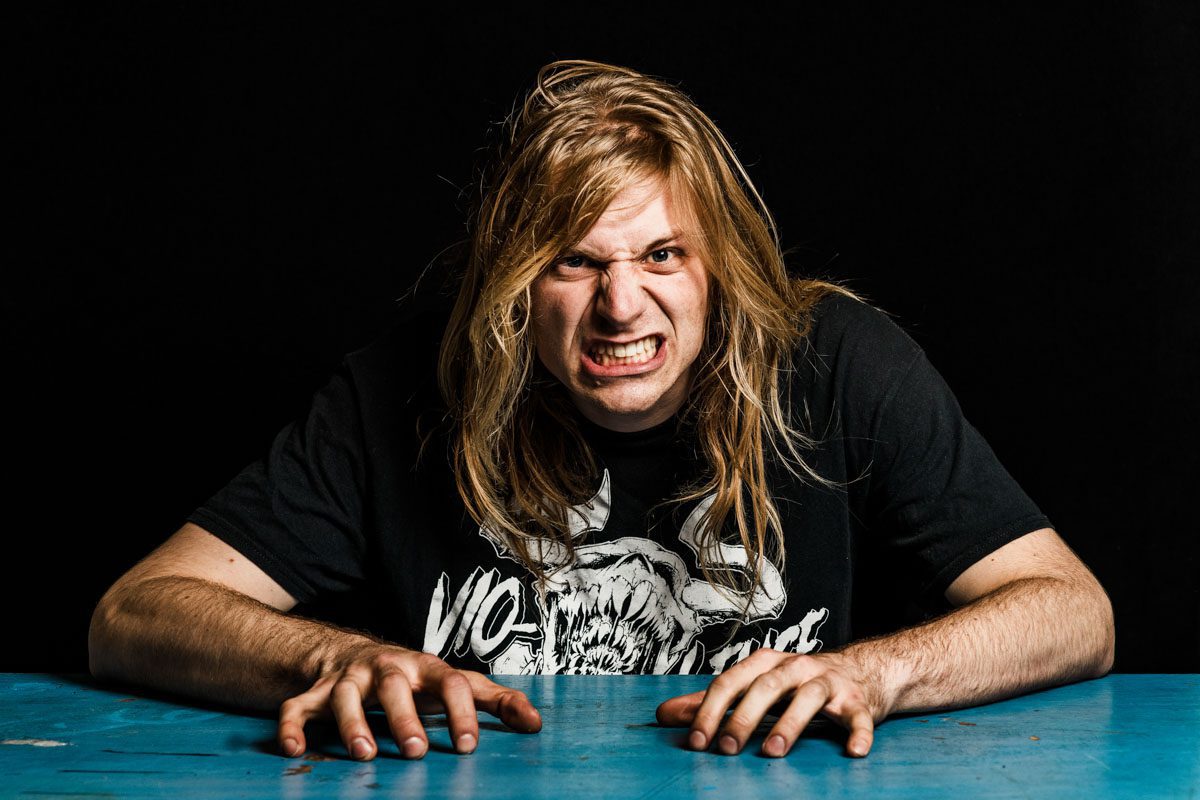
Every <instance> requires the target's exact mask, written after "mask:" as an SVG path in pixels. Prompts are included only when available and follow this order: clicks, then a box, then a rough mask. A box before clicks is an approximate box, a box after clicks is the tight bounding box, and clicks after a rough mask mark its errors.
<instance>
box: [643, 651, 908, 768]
mask: <svg viewBox="0 0 1200 800" xmlns="http://www.w3.org/2000/svg"><path fill="white" fill-rule="evenodd" d="M862 673H863V670H861V669H860V668H859V667H858V665H857V664H856V663H855V662H854V661H853V660H852V659H850V658H849V657H847V656H844V655H842V654H840V653H827V654H826V653H822V654H818V655H815V656H808V655H796V654H794V653H781V652H779V651H778V650H771V649H769V648H760V649H758V650H755V651H754V652H753V653H752V654H750V656H749V657H748V658H746V659H745V660H743V661H741V662H739V663H737V664H735V665H734V666H732V667H730V668H729V669H727V670H725V671H724V672H722V673H721V674H720V675H718V676H717V677H716V678H715V679H714V680H713V682H712V683H711V684H709V687H708V689H707V691H703V692H693V693H692V694H685V695H680V696H678V697H672V698H671V699H670V700H667V701H665V702H664V703H662V705H660V706H659V707H658V711H657V714H656V716H657V717H658V722H659V724H660V725H670V726H680V727H682V726H684V725H690V726H691V728H692V731H691V733H690V734H689V735H688V745H689V746H690V747H691V748H692V749H693V750H704V749H705V748H707V747H708V745H709V743H710V742H712V741H714V740H716V739H717V738H718V737H717V726H718V725H720V723H721V721H722V720H723V719H724V718H725V712H726V710H728V709H729V707H730V706H731V705H732V704H733V703H734V702H736V701H738V700H739V699H740V702H738V703H737V707H736V708H735V709H734V711H733V714H732V715H730V717H729V719H728V721H726V722H725V725H724V726H723V727H722V729H721V734H720V737H719V741H718V748H719V749H720V751H721V752H723V753H725V754H726V755H733V754H735V753H738V752H740V751H741V749H742V747H743V746H745V744H746V741H747V740H748V739H749V738H750V734H751V733H753V732H754V729H755V728H757V727H758V723H759V722H760V721H761V720H762V718H763V716H764V715H765V714H766V713H767V712H768V711H771V710H772V707H776V709H777V710H776V711H775V712H774V713H779V715H780V716H779V721H778V722H776V723H775V725H774V727H772V728H771V731H770V733H769V734H768V735H767V738H766V741H765V742H764V743H763V749H762V752H763V754H764V755H768V756H783V755H786V754H787V752H788V750H790V749H791V747H792V745H793V744H794V743H795V741H796V739H797V738H798V737H799V736H800V733H801V732H802V731H803V730H804V728H805V726H807V725H808V723H809V720H811V719H812V718H813V716H814V715H816V713H817V712H818V711H820V712H822V713H823V714H825V716H827V717H829V718H830V719H832V720H834V721H835V722H837V723H838V724H840V725H841V726H842V727H844V728H847V729H849V731H850V736H849V738H848V740H847V742H846V752H847V753H848V754H850V755H852V756H859V757H862V756H865V755H866V754H867V753H868V752H869V751H870V750H871V743H872V741H873V740H874V737H875V734H874V731H875V723H877V722H881V721H882V720H883V719H884V718H886V717H887V715H888V713H889V711H890V703H889V702H888V701H886V700H884V699H883V698H884V695H885V692H884V691H883V688H882V687H881V686H878V685H875V684H877V683H879V682H880V681H878V680H877V679H873V678H867V677H865V676H864V675H863V674H862ZM789 698H790V700H791V702H790V703H787V702H785V701H786V700H788V699H789Z"/></svg>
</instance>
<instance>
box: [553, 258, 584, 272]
mask: <svg viewBox="0 0 1200 800" xmlns="http://www.w3.org/2000/svg"><path fill="white" fill-rule="evenodd" d="M587 263H588V260H587V259H586V258H584V257H583V256H563V257H562V258H560V259H558V260H557V261H555V262H554V265H555V266H556V267H567V268H568V269H578V268H579V267H582V266H584V265H586V264H587Z"/></svg>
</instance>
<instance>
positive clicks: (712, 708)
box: [688, 661, 757, 750]
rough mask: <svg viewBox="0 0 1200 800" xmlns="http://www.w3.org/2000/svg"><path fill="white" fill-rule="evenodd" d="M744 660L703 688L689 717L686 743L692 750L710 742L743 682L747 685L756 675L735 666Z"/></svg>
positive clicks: (704, 746)
mask: <svg viewBox="0 0 1200 800" xmlns="http://www.w3.org/2000/svg"><path fill="white" fill-rule="evenodd" d="M745 663H746V662H745V661H743V662H742V663H739V664H737V666H736V667H733V668H731V669H727V670H725V672H722V673H721V674H720V675H718V676H716V678H715V679H713V682H712V684H709V685H708V691H706V692H704V697H703V698H702V699H701V702H700V705H698V706H697V708H696V714H695V716H694V717H692V721H691V733H689V734H688V746H689V747H691V748H692V750H704V748H706V747H708V745H709V744H712V742H713V740H714V738H715V736H716V728H718V726H720V724H721V721H722V720H725V712H726V711H727V710H728V708H730V706H731V705H732V704H733V703H736V702H737V699H738V698H739V697H742V693H743V692H744V691H745V688H746V686H749V685H750V681H751V680H754V679H755V676H756V675H757V673H751V672H749V670H745V669H738V667H740V666H743V664H745Z"/></svg>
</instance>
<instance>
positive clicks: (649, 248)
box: [564, 231, 683, 264]
mask: <svg viewBox="0 0 1200 800" xmlns="http://www.w3.org/2000/svg"><path fill="white" fill-rule="evenodd" d="M682 238H683V234H682V233H681V232H680V231H672V232H671V235H670V236H663V237H660V238H658V239H655V240H654V241H653V242H650V244H648V245H646V246H645V247H643V248H642V251H641V255H647V254H648V253H653V252H654V251H655V250H657V249H658V248H660V247H662V246H663V245H664V244H670V243H671V242H674V241H676V240H677V239H682ZM564 255H565V256H566V257H571V256H583V257H584V258H587V259H591V260H592V261H595V262H597V263H600V264H604V263H607V262H606V260H605V259H602V258H600V257H599V256H597V255H595V254H594V253H589V252H587V251H586V250H582V249H580V248H579V247H578V246H575V247H572V248H571V249H570V250H568V251H567V252H566V253H565V254H564Z"/></svg>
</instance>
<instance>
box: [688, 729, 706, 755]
mask: <svg viewBox="0 0 1200 800" xmlns="http://www.w3.org/2000/svg"><path fill="white" fill-rule="evenodd" d="M688 746H689V747H691V748H692V749H693V750H703V749H704V748H706V747H708V737H707V736H705V735H704V731H692V734H691V735H690V736H688Z"/></svg>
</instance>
